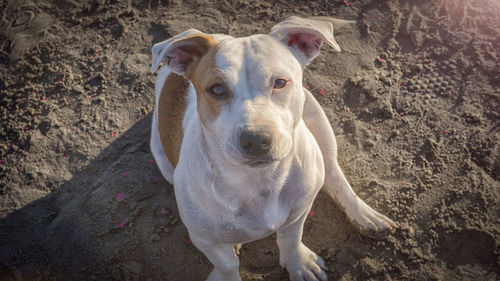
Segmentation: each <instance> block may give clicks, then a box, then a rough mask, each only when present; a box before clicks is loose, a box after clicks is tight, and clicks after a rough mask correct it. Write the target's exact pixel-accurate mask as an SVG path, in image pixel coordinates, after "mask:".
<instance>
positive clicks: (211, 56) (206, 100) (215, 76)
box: [190, 47, 228, 124]
mask: <svg viewBox="0 0 500 281" xmlns="http://www.w3.org/2000/svg"><path fill="white" fill-rule="evenodd" d="M217 51H218V48H217V47H215V48H212V49H210V50H209V51H208V52H207V54H206V55H205V56H204V57H203V58H202V60H201V61H200V62H199V63H198V65H197V66H196V69H194V71H193V72H192V76H191V79H190V80H191V82H192V83H193V86H194V88H195V89H196V97H197V102H198V114H199V116H200V119H201V122H202V123H204V124H206V123H207V122H209V121H213V120H215V119H217V116H218V115H219V112H220V109H221V106H222V105H223V104H224V103H225V102H226V101H223V100H218V99H215V98H213V97H211V96H210V95H208V94H207V93H206V90H207V89H208V88H209V87H210V86H211V85H213V84H214V83H220V84H221V85H223V86H224V87H225V88H226V91H228V89H227V87H226V86H225V83H224V79H223V77H222V75H221V72H220V70H219V69H218V68H217V66H216V65H215V56H216V55H217Z"/></svg>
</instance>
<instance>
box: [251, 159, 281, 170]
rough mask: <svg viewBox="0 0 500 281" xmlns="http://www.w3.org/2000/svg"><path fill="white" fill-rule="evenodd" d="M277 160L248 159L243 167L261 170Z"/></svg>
mask: <svg viewBox="0 0 500 281" xmlns="http://www.w3.org/2000/svg"><path fill="white" fill-rule="evenodd" d="M277 160H278V159H273V158H271V157H270V158H261V159H248V160H247V161H245V162H244V164H245V165H247V166H250V167H255V168H263V167H267V166H269V165H271V164H272V163H274V162H275V161H277Z"/></svg>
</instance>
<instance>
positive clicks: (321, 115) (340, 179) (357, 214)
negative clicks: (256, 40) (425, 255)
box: [303, 89, 397, 235]
mask: <svg viewBox="0 0 500 281" xmlns="http://www.w3.org/2000/svg"><path fill="white" fill-rule="evenodd" d="M304 92H305V94H306V101H305V105H304V114H303V119H304V122H305V123H306V125H307V127H308V128H309V130H310V131H311V133H312V134H313V136H314V138H315V139H316V141H317V142H318V145H319V147H320V149H321V152H322V154H323V161H324V163H325V186H326V190H327V191H328V193H330V195H331V196H332V197H333V198H334V199H335V200H336V201H337V202H338V203H339V204H340V205H341V206H342V208H344V210H345V212H346V214H347V216H348V217H349V219H350V220H351V221H353V222H354V223H355V224H356V225H357V226H358V227H359V228H360V230H361V231H362V232H363V233H365V234H368V235H371V234H374V233H375V232H379V231H386V230H390V229H392V227H396V226H397V225H396V223H394V222H393V221H392V220H391V219H389V218H387V217H386V216H384V215H382V214H380V213H379V212H377V211H375V210H374V209H372V208H371V207H370V206H368V205H367V204H366V203H365V202H364V201H363V200H361V198H359V197H358V196H357V195H356V193H354V190H353V189H352V188H351V185H350V184H349V182H347V179H346V178H345V176H344V173H343V172H342V170H341V169H340V166H339V165H338V163H337V141H336V140H335V134H334V133H333V129H332V127H331V125H330V123H329V122H328V118H327V117H326V115H325V112H324V111H323V109H322V108H321V106H320V105H319V103H318V102H317V101H316V99H315V98H314V96H313V95H312V94H311V92H309V91H308V90H307V89H304Z"/></svg>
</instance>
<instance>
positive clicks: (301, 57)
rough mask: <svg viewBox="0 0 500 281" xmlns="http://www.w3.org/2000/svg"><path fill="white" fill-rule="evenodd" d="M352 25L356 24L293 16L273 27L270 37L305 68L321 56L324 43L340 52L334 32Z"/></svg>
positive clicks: (338, 20) (327, 18)
mask: <svg viewBox="0 0 500 281" xmlns="http://www.w3.org/2000/svg"><path fill="white" fill-rule="evenodd" d="M352 23H355V22H354V21H346V20H340V19H335V18H330V17H321V16H320V17H309V18H300V17H297V16H291V17H289V18H287V19H286V20H284V21H282V22H280V23H278V24H276V25H275V26H273V28H272V29H271V32H270V33H269V35H271V36H273V37H275V38H276V39H278V40H279V41H281V42H282V43H283V44H284V45H285V46H286V47H287V48H288V49H289V50H290V51H291V52H292V53H293V54H294V55H295V57H296V58H297V60H298V61H299V62H300V63H301V64H302V67H305V66H306V65H307V64H308V63H309V62H310V61H312V60H313V59H314V58H315V57H316V56H317V55H318V54H319V51H320V48H321V45H322V44H323V42H326V43H327V44H328V45H330V46H331V47H332V48H333V49H334V50H335V51H337V52H340V47H339V44H338V43H337V41H335V38H334V37H333V30H334V29H337V28H340V27H342V26H344V25H346V24H352Z"/></svg>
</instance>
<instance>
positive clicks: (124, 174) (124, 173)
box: [120, 172, 128, 177]
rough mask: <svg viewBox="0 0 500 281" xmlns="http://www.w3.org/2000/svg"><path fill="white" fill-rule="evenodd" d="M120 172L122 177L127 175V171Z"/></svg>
mask: <svg viewBox="0 0 500 281" xmlns="http://www.w3.org/2000/svg"><path fill="white" fill-rule="evenodd" d="M120 174H121V175H122V176H124V177H126V176H128V172H121V173H120Z"/></svg>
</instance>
